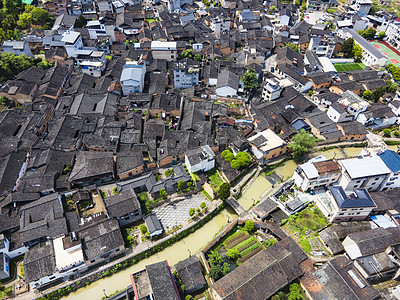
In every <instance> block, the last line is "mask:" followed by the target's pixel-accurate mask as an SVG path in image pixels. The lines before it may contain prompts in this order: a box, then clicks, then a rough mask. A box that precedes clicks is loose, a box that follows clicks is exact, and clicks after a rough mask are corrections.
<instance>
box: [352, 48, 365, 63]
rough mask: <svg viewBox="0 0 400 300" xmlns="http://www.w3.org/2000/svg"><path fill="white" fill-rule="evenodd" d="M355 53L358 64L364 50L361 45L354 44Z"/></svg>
mask: <svg viewBox="0 0 400 300" xmlns="http://www.w3.org/2000/svg"><path fill="white" fill-rule="evenodd" d="M353 53H354V60H355V61H356V62H361V58H362V54H363V49H362V48H361V46H360V45H358V44H354V48H353Z"/></svg>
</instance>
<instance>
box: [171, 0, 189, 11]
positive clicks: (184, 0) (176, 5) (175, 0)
mask: <svg viewBox="0 0 400 300" xmlns="http://www.w3.org/2000/svg"><path fill="white" fill-rule="evenodd" d="M185 4H189V5H193V0H168V1H167V5H168V10H169V12H171V13H173V12H175V11H180V9H181V7H182V6H183V5H185Z"/></svg>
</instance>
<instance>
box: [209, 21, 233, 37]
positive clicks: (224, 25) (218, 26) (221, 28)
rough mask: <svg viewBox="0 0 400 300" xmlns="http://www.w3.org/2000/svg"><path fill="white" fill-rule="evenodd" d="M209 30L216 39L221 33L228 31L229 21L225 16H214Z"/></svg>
mask: <svg viewBox="0 0 400 300" xmlns="http://www.w3.org/2000/svg"><path fill="white" fill-rule="evenodd" d="M210 28H211V30H212V31H213V32H214V33H215V35H216V36H217V37H220V36H221V34H222V33H224V32H228V31H229V30H230V28H231V20H230V19H229V18H226V17H225V16H216V17H214V18H213V19H212V20H211V22H210Z"/></svg>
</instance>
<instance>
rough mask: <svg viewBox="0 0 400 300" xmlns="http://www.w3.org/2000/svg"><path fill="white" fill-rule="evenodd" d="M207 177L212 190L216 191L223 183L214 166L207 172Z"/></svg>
mask: <svg viewBox="0 0 400 300" xmlns="http://www.w3.org/2000/svg"><path fill="white" fill-rule="evenodd" d="M207 177H208V180H209V183H210V185H211V187H212V188H213V190H214V191H215V192H216V191H218V188H219V186H220V185H221V184H222V183H224V182H223V181H222V179H221V177H220V176H219V174H218V172H217V169H216V168H214V169H212V170H210V171H208V172H207Z"/></svg>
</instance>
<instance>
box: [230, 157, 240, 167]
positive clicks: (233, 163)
mask: <svg viewBox="0 0 400 300" xmlns="http://www.w3.org/2000/svg"><path fill="white" fill-rule="evenodd" d="M240 166H241V165H240V162H239V161H237V160H236V159H233V160H232V161H231V168H232V169H235V170H239V169H240Z"/></svg>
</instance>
